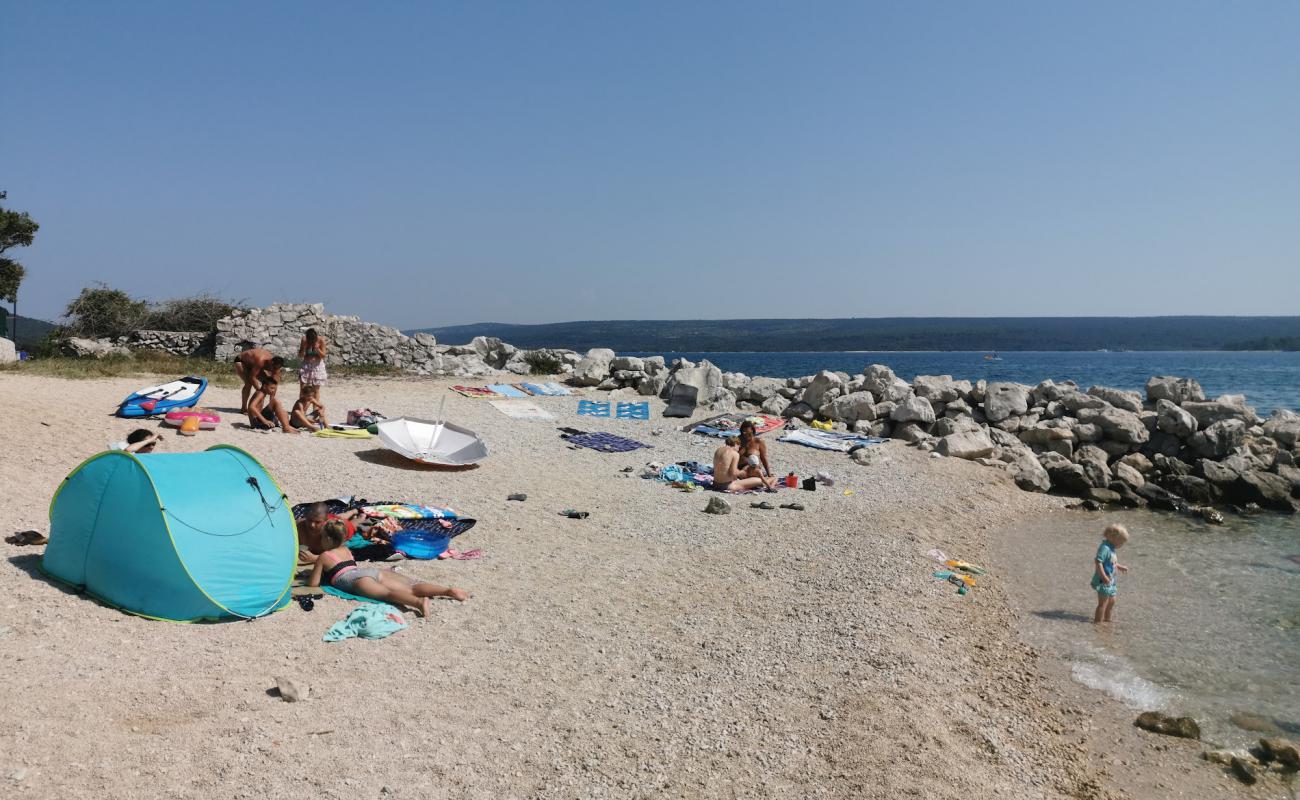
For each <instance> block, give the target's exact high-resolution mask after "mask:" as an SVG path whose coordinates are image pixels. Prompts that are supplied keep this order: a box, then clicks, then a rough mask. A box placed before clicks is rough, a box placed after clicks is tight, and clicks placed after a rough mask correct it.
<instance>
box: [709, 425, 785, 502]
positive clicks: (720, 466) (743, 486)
mask: <svg viewBox="0 0 1300 800" xmlns="http://www.w3.org/2000/svg"><path fill="white" fill-rule="evenodd" d="M713 488H714V490H715V491H719V492H747V491H749V490H750V489H766V490H768V491H771V492H774V491H776V478H764V477H761V476H759V477H746V476H745V474H744V473H743V472H742V471H741V469H740V440H739V439H737V438H736V437H734V436H728V437H727V440H726V442H725V443H724V444H723V445H722V447H719V448H718V449H717V450H715V451H714V453H713Z"/></svg>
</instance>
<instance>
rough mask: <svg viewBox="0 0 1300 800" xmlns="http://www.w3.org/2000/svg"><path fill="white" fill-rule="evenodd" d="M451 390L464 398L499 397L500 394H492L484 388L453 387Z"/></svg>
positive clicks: (492, 392)
mask: <svg viewBox="0 0 1300 800" xmlns="http://www.w3.org/2000/svg"><path fill="white" fill-rule="evenodd" d="M451 390H452V391H453V392H455V393H456V394H459V395H464V396H465V397H498V398H499V397H501V396H502V395H501V393H500V392H494V391H492V390H491V389H488V388H487V387H485V386H453V387H451Z"/></svg>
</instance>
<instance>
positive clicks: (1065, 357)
mask: <svg viewBox="0 0 1300 800" xmlns="http://www.w3.org/2000/svg"><path fill="white" fill-rule="evenodd" d="M626 355H656V354H653V353H629V354H626ZM659 355H664V356H665V357H666V358H668V359H669V360H670V361H671V360H672V359H673V358H678V357H683V358H688V359H690V360H691V361H699V360H700V359H701V358H707V359H709V360H710V361H711V362H713V363H714V364H717V365H718V366H719V367H720V368H721V369H723V370H724V371H727V372H743V373H745V374H746V375H767V376H769V377H774V378H792V377H799V376H802V375H812V374H814V373H816V372H817V371H818V370H823V369H829V370H838V371H842V372H848V373H850V374H857V373H860V372H862V368H863V367H865V366H866V365H868V364H885V365H886V366H888V367H890V368H892V369H893V370H894V372H896V373H898V374H899V375H900V376H901V377H903V378H904V379H906V380H911V379H912V378H913V377H914V376H916V375H952V376H953V377H954V378H957V379H959V380H960V379H966V380H972V381H974V380H979V379H980V378H984V379H985V380H990V381H1016V382H1019V383H1028V384H1036V383H1038V382H1039V381H1041V380H1044V379H1046V378H1051V379H1053V380H1055V381H1062V380H1074V381H1077V382H1078V383H1079V385H1080V386H1083V387H1085V388H1086V387H1088V386H1091V385H1093V384H1099V385H1102V386H1114V387H1117V388H1121V389H1133V390H1141V389H1143V388H1144V387H1145V386H1146V381H1147V378H1149V377H1151V376H1152V375H1180V376H1188V377H1192V378H1196V379H1197V380H1198V381H1200V383H1201V385H1202V386H1203V387H1205V391H1206V393H1207V394H1208V395H1210V396H1211V397H1215V396H1218V395H1220V394H1244V395H1246V399H1247V400H1248V401H1249V402H1250V403H1251V404H1252V405H1254V406H1256V408H1257V409H1258V410H1259V412H1260V413H1261V414H1268V413H1269V412H1270V411H1272V410H1273V409H1275V408H1292V409H1300V353H1275V352H1215V351H1166V352H1154V351H1153V352H1123V353H1098V352H1064V353H1055V352H1014V353H1002V354H1000V359H1001V360H999V361H986V360H985V358H984V356H985V355H988V354H987V353H983V352H969V351H968V352H917V351H908V352H896V351H895V352H889V351H873V352H857V351H849V352H825V353H810V352H800V353H699V352H678V353H663V354H659Z"/></svg>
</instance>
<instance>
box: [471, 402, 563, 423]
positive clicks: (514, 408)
mask: <svg viewBox="0 0 1300 800" xmlns="http://www.w3.org/2000/svg"><path fill="white" fill-rule="evenodd" d="M488 403H490V404H491V405H492V407H493V408H495V409H496V410H497V411H500V412H501V413H502V414H505V415H506V416H507V417H510V418H511V419H522V420H529V421H533V422H546V421H549V420H553V419H555V415H554V414H552V413H551V412H549V411H547V410H546V409H544V408H542V407H541V406H539V405H537V404H536V403H530V402H528V401H525V400H489V401H488Z"/></svg>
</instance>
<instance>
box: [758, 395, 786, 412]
mask: <svg viewBox="0 0 1300 800" xmlns="http://www.w3.org/2000/svg"><path fill="white" fill-rule="evenodd" d="M789 405H790V401H789V400H786V399H785V398H784V397H782V396H781V395H779V394H774V395H772V396H771V397H769V398H767V399H766V400H764V401H763V403H762V404H761V405H760V406H759V407H758V409H759V411H762V412H763V413H764V414H770V415H772V416H774V417H779V416H782V415H784V414H785V410H786V408H788V407H789Z"/></svg>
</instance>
